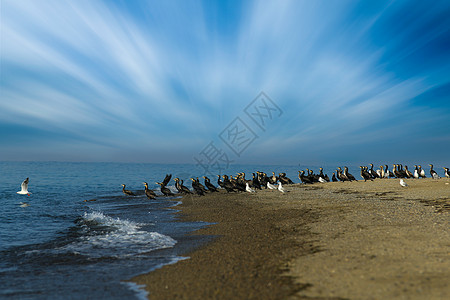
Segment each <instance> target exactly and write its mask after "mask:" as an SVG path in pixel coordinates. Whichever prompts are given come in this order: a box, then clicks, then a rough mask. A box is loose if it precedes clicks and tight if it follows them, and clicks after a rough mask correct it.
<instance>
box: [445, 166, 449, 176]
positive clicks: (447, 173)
mask: <svg viewBox="0 0 450 300" xmlns="http://www.w3.org/2000/svg"><path fill="white" fill-rule="evenodd" d="M444 174H445V177H447V178H450V170H449V169H448V168H446V167H444Z"/></svg>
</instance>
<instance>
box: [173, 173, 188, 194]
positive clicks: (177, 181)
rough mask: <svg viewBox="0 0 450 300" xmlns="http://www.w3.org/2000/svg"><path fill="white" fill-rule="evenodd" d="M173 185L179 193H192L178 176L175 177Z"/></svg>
mask: <svg viewBox="0 0 450 300" xmlns="http://www.w3.org/2000/svg"><path fill="white" fill-rule="evenodd" d="M174 181H175V187H176V188H177V190H178V192H179V193H181V194H192V192H191V191H190V190H189V188H188V187H187V186H184V185H183V180H181V179H180V178H178V177H177V178H175V179H174Z"/></svg>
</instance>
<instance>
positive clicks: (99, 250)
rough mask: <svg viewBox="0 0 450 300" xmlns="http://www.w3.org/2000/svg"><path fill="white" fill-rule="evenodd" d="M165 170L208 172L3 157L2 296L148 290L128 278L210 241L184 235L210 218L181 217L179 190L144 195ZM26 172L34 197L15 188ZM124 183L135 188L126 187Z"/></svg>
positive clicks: (293, 173) (101, 295)
mask: <svg viewBox="0 0 450 300" xmlns="http://www.w3.org/2000/svg"><path fill="white" fill-rule="evenodd" d="M301 168H304V167H303V166H302V167H301ZM299 169H300V167H299V166H290V167H286V166H252V165H232V166H230V169H229V170H227V171H226V174H235V173H236V172H237V171H245V172H247V173H248V175H247V178H250V177H251V172H254V171H255V170H260V171H265V172H268V173H271V172H272V171H275V172H277V173H278V172H286V173H287V175H288V177H290V178H291V179H292V180H293V181H294V182H299V180H298V178H297V170H299ZM314 170H315V171H318V170H316V168H315V169H314ZM330 171H331V170H330ZM355 172H356V170H355V171H353V173H354V175H357V174H358V173H356V174H355ZM166 173H171V174H173V177H172V178H175V177H176V176H178V177H180V178H184V179H185V185H186V186H189V187H190V182H189V180H188V177H190V176H202V175H203V171H202V169H201V168H199V167H197V168H196V167H195V166H194V165H189V164H186V165H181V164H180V165H170V164H166V165H163V164H138V163H67V162H0V189H1V193H0V201H1V203H2V209H1V210H0V257H1V260H0V298H7V299H81V298H84V299H85V298H92V299H136V298H140V297H141V298H142V297H143V296H145V292H144V291H143V289H140V288H139V287H137V286H134V285H133V284H131V283H127V282H126V280H128V279H130V278H131V277H133V276H135V275H138V274H142V273H147V272H150V271H152V270H154V269H156V268H158V267H160V266H162V265H165V264H170V263H173V262H176V261H177V260H179V259H181V256H180V255H182V254H183V253H185V252H187V251H188V250H190V249H192V248H193V247H197V246H198V245H200V244H202V243H203V242H205V241H206V240H208V237H205V238H202V237H195V236H190V235H187V234H188V233H190V232H192V231H194V230H197V229H199V228H201V227H202V226H205V225H206V223H202V222H175V221H176V216H175V215H174V214H173V210H172V209H169V208H170V207H173V206H175V205H176V204H177V203H178V202H179V201H182V199H181V197H173V198H167V197H159V198H157V199H156V200H148V199H147V198H146V197H145V196H144V195H143V184H142V183H143V182H144V181H147V182H148V183H149V185H150V187H151V188H153V189H156V188H157V185H156V184H155V181H161V180H162V179H163V178H164V176H165V174H166ZM329 175H330V177H331V173H329ZM26 177H29V178H30V182H29V186H28V190H29V192H31V193H32V194H31V195H30V196H26V195H19V194H17V193H16V192H17V191H19V190H20V184H21V182H22V181H23V180H24V179H25V178H26ZM212 181H213V182H214V183H215V182H216V178H214V179H212ZM122 183H124V184H126V185H127V189H130V190H132V191H135V192H137V193H139V194H138V196H136V197H126V196H125V195H123V194H122V187H121V184H122ZM169 185H173V181H172V182H171V183H170V184H169ZM84 200H92V201H88V202H84ZM21 202H27V203H28V204H29V206H27V207H21Z"/></svg>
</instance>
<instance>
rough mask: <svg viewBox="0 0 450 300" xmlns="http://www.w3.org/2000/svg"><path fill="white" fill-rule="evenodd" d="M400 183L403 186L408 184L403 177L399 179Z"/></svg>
mask: <svg viewBox="0 0 450 300" xmlns="http://www.w3.org/2000/svg"><path fill="white" fill-rule="evenodd" d="M400 185H401V186H404V187H407V186H408V184H407V183H406V182H405V181H404V180H403V179H400Z"/></svg>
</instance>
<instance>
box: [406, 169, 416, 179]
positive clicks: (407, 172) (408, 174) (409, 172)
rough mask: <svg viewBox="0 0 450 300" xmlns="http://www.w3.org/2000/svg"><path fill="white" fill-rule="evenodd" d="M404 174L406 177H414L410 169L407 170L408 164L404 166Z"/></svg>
mask: <svg viewBox="0 0 450 300" xmlns="http://www.w3.org/2000/svg"><path fill="white" fill-rule="evenodd" d="M405 174H406V177H408V178H414V175H413V173H411V171H410V170H408V166H405Z"/></svg>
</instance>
